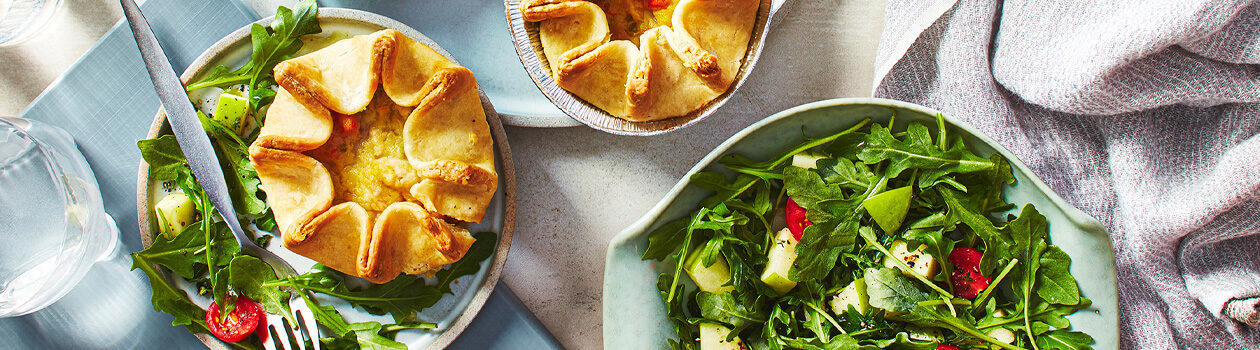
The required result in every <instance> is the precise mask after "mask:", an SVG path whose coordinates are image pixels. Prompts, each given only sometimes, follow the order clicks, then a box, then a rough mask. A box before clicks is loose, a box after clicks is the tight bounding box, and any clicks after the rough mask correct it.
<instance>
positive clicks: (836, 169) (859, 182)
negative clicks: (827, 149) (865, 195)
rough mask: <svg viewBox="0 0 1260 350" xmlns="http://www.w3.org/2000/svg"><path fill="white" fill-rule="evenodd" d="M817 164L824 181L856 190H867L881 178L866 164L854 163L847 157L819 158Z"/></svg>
mask: <svg viewBox="0 0 1260 350" xmlns="http://www.w3.org/2000/svg"><path fill="white" fill-rule="evenodd" d="M817 166H818V174H819V175H821V176H822V179H823V181H824V182H826V183H828V184H832V185H838V186H841V187H844V188H848V189H851V190H854V191H860V192H865V191H866V189H868V188H870V187H871V185H873V184H875V181H878V180H879V176H875V173H874V172H873V171H871V168H870V167H868V166H867V165H866V164H864V163H860V162H859V163H854V162H853V161H851V160H848V159H846V158H823V159H819V160H818V163H817Z"/></svg>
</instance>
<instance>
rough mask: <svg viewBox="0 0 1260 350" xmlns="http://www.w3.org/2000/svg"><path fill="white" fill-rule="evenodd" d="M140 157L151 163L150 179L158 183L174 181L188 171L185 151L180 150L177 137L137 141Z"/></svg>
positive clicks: (167, 136)
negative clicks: (182, 172)
mask: <svg viewBox="0 0 1260 350" xmlns="http://www.w3.org/2000/svg"><path fill="white" fill-rule="evenodd" d="M136 148H139V149H140V156H141V157H142V158H144V162H145V163H149V177H150V178H151V179H152V180H156V181H169V180H174V179H175V176H176V175H177V174H178V173H179V172H181V171H189V170H188V161H187V159H186V158H184V151H183V150H181V149H180V148H179V142H178V141H176V140H175V135H162V136H159V137H158V138H156V139H148V140H140V141H136Z"/></svg>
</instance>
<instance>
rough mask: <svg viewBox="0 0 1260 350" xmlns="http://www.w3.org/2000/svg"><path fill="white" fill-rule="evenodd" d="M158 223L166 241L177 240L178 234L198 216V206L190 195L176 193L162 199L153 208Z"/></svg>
mask: <svg viewBox="0 0 1260 350" xmlns="http://www.w3.org/2000/svg"><path fill="white" fill-rule="evenodd" d="M153 211H154V212H156V215H157V221H158V230H159V231H160V232H161V233H162V237H166V239H172V238H175V235H176V234H179V232H180V231H183V230H184V227H188V225H189V224H192V221H193V219H194V218H195V217H196V216H197V206H196V205H195V204H193V201H192V199H191V198H189V197H188V195H186V194H183V193H179V192H175V193H171V194H167V195H166V197H162V200H159V201H158V202H157V204H156V205H154V206H153Z"/></svg>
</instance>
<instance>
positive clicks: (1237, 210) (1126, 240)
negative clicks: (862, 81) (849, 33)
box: [874, 0, 1260, 349]
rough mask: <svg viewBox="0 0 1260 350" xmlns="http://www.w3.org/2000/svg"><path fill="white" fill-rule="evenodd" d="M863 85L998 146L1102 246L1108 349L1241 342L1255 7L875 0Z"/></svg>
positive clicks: (1259, 286) (1257, 89)
mask: <svg viewBox="0 0 1260 350" xmlns="http://www.w3.org/2000/svg"><path fill="white" fill-rule="evenodd" d="M885 26H886V29H885V32H884V34H883V37H882V38H881V42H880V46H879V51H878V53H877V58H876V66H875V74H876V75H875V92H874V94H875V95H876V96H877V97H886V98H893V99H899V100H905V101H909V102H914V103H919V104H923V105H926V106H929V107H934V108H937V109H940V110H942V111H944V112H945V113H947V114H950V115H952V116H954V117H956V118H959V119H962V120H964V121H966V122H968V123H970V124H972V125H974V126H976V127H977V128H978V129H980V130H981V131H983V132H985V133H986V134H988V135H989V136H992V137H993V138H994V139H996V140H998V142H999V143H1001V144H1002V145H1003V146H1005V147H1006V148H1008V149H1010V150H1011V151H1013V152H1014V153H1015V154H1016V155H1017V156H1018V157H1019V158H1020V159H1022V160H1023V161H1024V162H1025V163H1027V164H1028V165H1029V166H1031V168H1032V170H1033V171H1034V172H1035V173H1037V175H1038V176H1040V177H1041V178H1042V179H1044V180H1046V182H1047V183H1048V184H1050V187H1051V188H1053V189H1054V190H1055V191H1056V192H1058V193H1059V194H1060V195H1062V196H1063V197H1064V198H1066V199H1067V200H1068V202H1070V203H1072V204H1073V205H1075V206H1076V207H1078V208H1080V209H1082V210H1084V211H1085V212H1086V213H1089V214H1090V215H1092V216H1094V217H1095V218H1097V219H1099V220H1100V221H1101V222H1102V223H1103V224H1104V225H1106V227H1107V228H1108V230H1109V231H1110V232H1111V235H1112V237H1113V238H1112V239H1113V241H1114V243H1115V250H1116V260H1117V261H1116V263H1117V267H1118V271H1117V273H1118V277H1119V281H1120V303H1121V305H1120V310H1121V315H1120V320H1121V321H1120V322H1121V337H1122V339H1123V340H1122V341H1121V346H1122V347H1123V348H1141V349H1148V348H1149V349H1167V348H1183V349H1239V348H1257V347H1258V346H1257V342H1258V341H1260V332H1258V331H1257V330H1256V329H1255V328H1254V327H1255V326H1256V323H1257V322H1258V321H1260V316H1258V315H1257V313H1256V307H1257V300H1258V299H1256V297H1257V296H1260V136H1258V134H1260V66H1257V64H1258V63H1260V1H1244V0H1162V1H1153V0H1077V1H1073V0H1062V1H1044V0H1043V1H1030V0H1006V1H1003V0H890V1H889V3H888V5H887V9H886V14H885Z"/></svg>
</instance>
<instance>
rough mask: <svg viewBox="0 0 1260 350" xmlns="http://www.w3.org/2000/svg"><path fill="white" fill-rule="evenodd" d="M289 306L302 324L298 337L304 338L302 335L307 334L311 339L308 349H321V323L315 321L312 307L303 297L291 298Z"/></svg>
mask: <svg viewBox="0 0 1260 350" xmlns="http://www.w3.org/2000/svg"><path fill="white" fill-rule="evenodd" d="M289 307H290V308H291V309H292V310H293V312H294V314H295V316H296V317H295V318H296V319H297V322H298V323H299V324H301V326H302V327H301V328H302V329H301V332H299V333H297V334H298V335H299V336H298V338H299V339H302V337H301V335H306V337H307V338H306V339H310V341H311V347H310V348H308V349H307V350H320V347H321V346H320V344H319V323H318V322H316V321H315V313H314V312H312V311H311V307H310V306H309V305H307V304H306V302H305V300H302V298H295V299H292V300H290V301H289ZM299 342H300V341H299ZM303 345H305V344H303Z"/></svg>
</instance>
